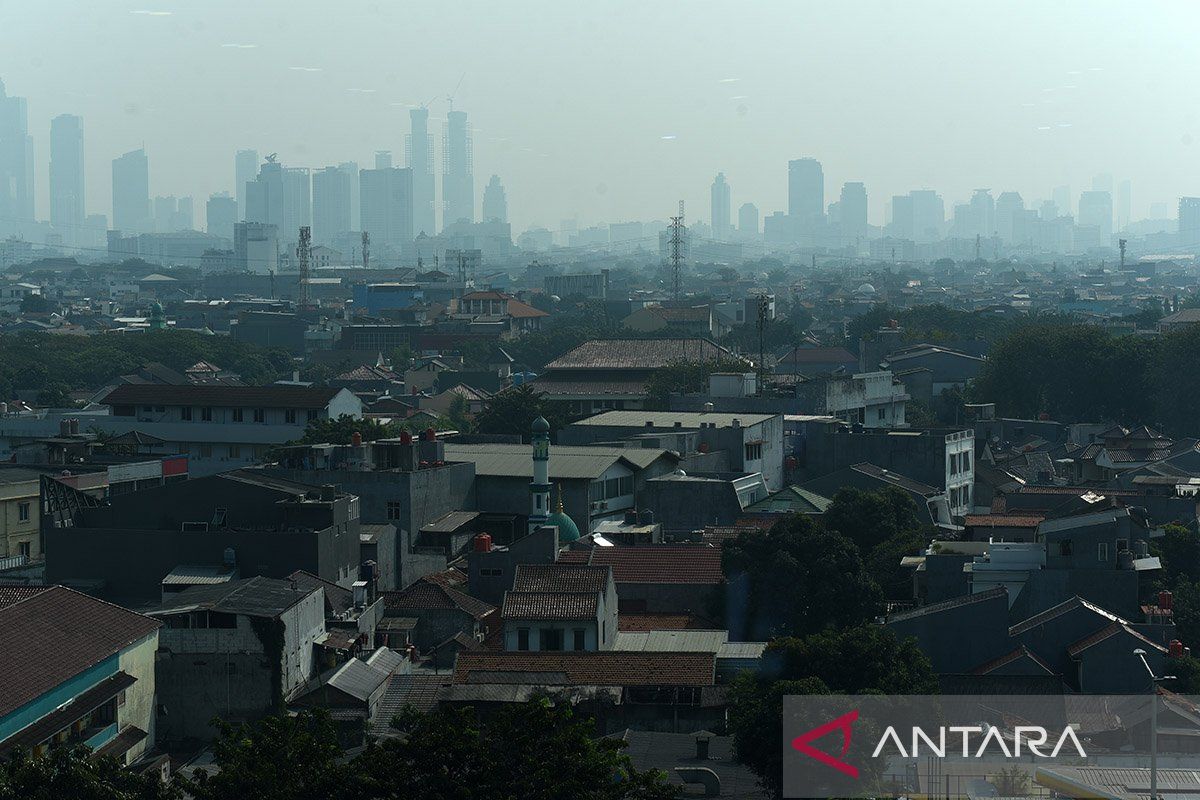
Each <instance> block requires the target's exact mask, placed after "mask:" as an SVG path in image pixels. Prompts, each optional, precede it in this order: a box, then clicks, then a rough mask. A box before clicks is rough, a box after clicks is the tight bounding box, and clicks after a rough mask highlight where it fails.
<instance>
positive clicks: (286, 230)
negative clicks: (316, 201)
mask: <svg viewBox="0 0 1200 800" xmlns="http://www.w3.org/2000/svg"><path fill="white" fill-rule="evenodd" d="M304 225H312V177H311V174H310V173H309V170H308V168H307V167H284V169H283V229H282V232H281V233H280V235H279V241H281V242H283V243H284V244H287V245H289V246H290V245H291V244H294V243H295V242H297V241H298V240H299V238H300V228H301V226H304Z"/></svg>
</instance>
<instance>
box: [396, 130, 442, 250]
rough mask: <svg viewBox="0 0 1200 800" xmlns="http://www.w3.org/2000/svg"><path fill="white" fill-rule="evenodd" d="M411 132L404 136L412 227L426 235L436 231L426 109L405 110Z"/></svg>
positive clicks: (430, 144)
mask: <svg viewBox="0 0 1200 800" xmlns="http://www.w3.org/2000/svg"><path fill="white" fill-rule="evenodd" d="M408 116H409V119H410V120H411V122H412V133H410V134H409V135H408V136H407V137H405V141H404V150H405V160H406V161H407V162H408V168H409V169H411V170H412V172H413V231H414V232H415V233H422V232H424V233H425V234H426V235H427V236H433V235H435V234H436V233H437V218H436V214H435V212H434V205H433V193H434V179H433V137H432V136H430V135H429V109H427V108H414V109H412V110H411V111H409V112H408Z"/></svg>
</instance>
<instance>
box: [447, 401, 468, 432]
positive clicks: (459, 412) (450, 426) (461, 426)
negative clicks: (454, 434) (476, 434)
mask: <svg viewBox="0 0 1200 800" xmlns="http://www.w3.org/2000/svg"><path fill="white" fill-rule="evenodd" d="M446 423H447V425H446V428H445V429H446V430H455V431H458V432H459V433H470V432H471V427H472V424H471V407H470V404H469V403H467V398H465V397H463V396H462V395H461V394H456V395H455V396H454V398H453V399H452V400H451V401H450V408H448V409H447V410H446Z"/></svg>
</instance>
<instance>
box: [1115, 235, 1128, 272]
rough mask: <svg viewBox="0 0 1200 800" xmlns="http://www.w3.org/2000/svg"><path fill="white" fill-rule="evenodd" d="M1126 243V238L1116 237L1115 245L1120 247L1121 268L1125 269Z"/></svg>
mask: <svg viewBox="0 0 1200 800" xmlns="http://www.w3.org/2000/svg"><path fill="white" fill-rule="evenodd" d="M1126 244H1128V241H1127V240H1126V239H1117V245H1118V246H1119V247H1120V248H1121V269H1125V245H1126Z"/></svg>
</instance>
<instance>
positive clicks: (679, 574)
mask: <svg viewBox="0 0 1200 800" xmlns="http://www.w3.org/2000/svg"><path fill="white" fill-rule="evenodd" d="M559 563H560V564H591V565H593V566H603V567H612V571H613V579H614V580H615V581H616V582H617V583H670V584H708V585H713V586H715V585H717V584H719V583H721V582H722V581H724V580H725V574H724V573H723V572H722V571H721V550H720V548H717V547H710V546H708V545H688V544H663V545H646V546H643V547H593V548H590V549H587V550H568V551H567V552H565V553H563V554H562V556H561V557H560V558H559Z"/></svg>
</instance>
